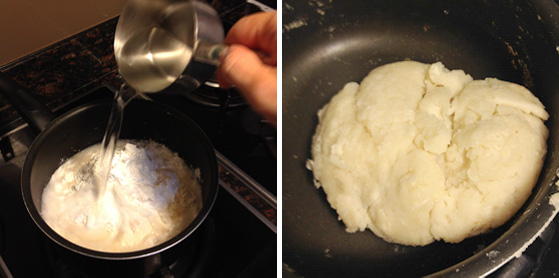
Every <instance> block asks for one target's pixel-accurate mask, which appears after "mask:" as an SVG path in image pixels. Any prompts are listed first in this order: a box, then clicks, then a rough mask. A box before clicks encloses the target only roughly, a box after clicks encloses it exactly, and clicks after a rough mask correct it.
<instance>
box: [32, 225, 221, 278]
mask: <svg viewBox="0 0 559 278" xmlns="http://www.w3.org/2000/svg"><path fill="white" fill-rule="evenodd" d="M215 233H216V232H215V223H214V219H213V218H211V217H209V218H207V219H206V220H205V221H204V223H203V225H202V226H201V227H200V228H199V230H198V237H197V239H196V242H195V244H194V246H193V248H195V252H185V253H184V254H183V255H182V256H180V257H179V258H178V259H177V260H176V261H175V262H173V263H171V264H170V265H167V266H163V267H161V268H160V269H159V271H156V272H155V273H153V274H150V275H147V276H141V277H142V278H178V277H189V278H197V277H206V272H207V271H208V270H207V269H208V266H209V263H210V260H211V257H212V255H213V254H214V253H215V247H216V244H215V241H216V238H215ZM54 244H56V243H54V242H52V241H51V240H50V239H48V238H46V237H45V238H44V240H43V244H42V246H41V252H42V253H43V257H44V258H45V260H46V261H47V265H48V269H49V270H50V271H51V273H49V274H45V277H57V278H58V277H61V278H65V277H68V278H70V277H72V278H74V277H75V278H97V277H99V278H101V277H111V274H110V273H109V274H106V273H103V274H102V275H101V274H99V273H91V272H92V271H91V270H87V269H84V268H81V267H80V266H79V265H76V264H75V263H72V262H71V261H70V260H69V259H68V258H66V257H64V256H63V255H61V254H60V253H59V252H57V250H56V248H55V247H57V246H54ZM75 256H79V255H77V254H76V255H75ZM103 271H105V270H103ZM107 275H108V276H107ZM115 275H116V276H115V277H123V276H122V274H121V273H117V274H115ZM128 277H129V276H128Z"/></svg>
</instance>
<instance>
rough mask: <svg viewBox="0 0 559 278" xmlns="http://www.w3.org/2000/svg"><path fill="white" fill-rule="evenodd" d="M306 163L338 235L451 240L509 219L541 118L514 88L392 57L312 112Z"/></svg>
mask: <svg viewBox="0 0 559 278" xmlns="http://www.w3.org/2000/svg"><path fill="white" fill-rule="evenodd" d="M318 116H319V121H320V123H319V125H318V127H317V130H316V133H315V135H314V138H313V145H312V156H313V157H312V160H309V163H308V167H309V168H310V169H312V171H313V174H314V177H315V179H316V185H317V186H321V187H322V188H323V189H324V191H325V192H326V194H327V197H328V201H329V203H330V205H331V206H332V207H333V208H334V209H336V211H337V213H338V215H339V217H340V219H341V220H342V221H343V222H344V223H345V225H346V227H347V231H348V232H355V231H362V230H364V229H367V228H368V229H370V230H372V231H373V232H374V233H375V234H376V235H378V236H379V237H382V238H384V239H385V240H387V241H391V242H396V243H401V244H408V245H426V244H429V243H431V242H433V241H435V240H444V241H447V242H459V241H461V240H463V239H464V238H466V237H470V236H474V235H477V234H480V233H483V232H485V231H487V230H489V229H492V228H495V227H498V226H500V225H502V224H503V223H505V222H506V221H507V220H508V219H509V218H511V217H512V216H513V215H514V214H515V213H516V212H517V211H518V209H519V208H520V207H521V206H522V204H523V203H524V202H525V201H526V199H527V198H528V197H529V196H530V193H531V191H532V188H533V187H534V185H535V184H536V181H537V179H538V176H539V173H540V170H541V167H542V164H543V159H544V157H545V154H546V149H547V147H546V139H547V136H548V130H547V128H546V127H545V125H544V121H545V120H547V118H548V117H549V116H548V114H547V112H546V111H545V109H544V107H543V105H542V104H541V103H540V101H539V100H538V99H537V98H536V97H535V96H534V95H532V93H531V92H530V91H528V90H527V89H526V88H524V87H522V86H520V85H517V84H513V83H510V82H506V81H501V80H497V79H495V78H486V79H484V80H473V78H472V77H471V76H470V75H468V74H466V73H465V72H464V71H462V70H452V71H450V70H448V69H446V68H445V67H444V66H443V64H441V63H435V64H432V65H430V64H423V63H418V62H413V61H405V62H398V63H393V64H388V65H384V66H381V67H378V68H376V69H374V70H373V71H372V72H371V73H370V74H369V75H368V76H367V77H366V78H365V79H364V80H363V81H362V82H361V84H357V83H355V82H352V83H348V84H346V85H345V87H344V88H343V90H341V91H340V92H339V93H338V94H337V95H336V96H334V97H333V98H332V100H331V101H330V103H329V104H327V105H326V106H325V107H324V108H323V109H322V110H320V111H319V112H318Z"/></svg>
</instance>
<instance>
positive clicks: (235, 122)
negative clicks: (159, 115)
mask: <svg viewBox="0 0 559 278" xmlns="http://www.w3.org/2000/svg"><path fill="white" fill-rule="evenodd" d="M174 93H176V92H172V91H170V92H168V93H161V94H158V95H151V96H150V97H152V98H153V99H154V100H155V101H158V102H163V103H166V104H169V105H171V106H173V107H175V108H176V109H178V110H180V111H182V112H183V113H184V114H186V115H187V116H189V117H190V118H192V119H193V120H195V121H196V122H197V123H198V124H199V125H200V127H201V128H202V129H203V130H204V131H205V132H206V134H207V135H208V137H209V138H210V140H211V141H212V143H213V144H214V147H215V148H216V150H217V151H218V152H220V153H222V154H223V156H225V157H226V158H227V159H228V160H230V161H231V162H232V163H233V164H235V165H237V166H238V168H236V167H233V168H234V169H229V170H232V171H233V172H234V171H238V172H241V173H242V172H245V173H247V174H248V175H249V176H250V177H252V178H253V179H254V180H256V181H257V183H256V185H257V186H261V188H265V189H262V190H263V191H269V192H268V193H270V192H271V193H270V194H272V195H275V193H276V191H277V189H276V158H275V156H274V153H273V152H274V150H273V147H274V144H273V143H272V144H270V140H269V139H270V137H271V138H273V137H274V136H275V134H274V133H275V130H274V129H272V132H271V131H270V130H269V127H268V126H267V124H266V123H263V122H261V121H260V120H259V118H258V117H257V116H256V115H254V114H253V113H252V112H251V110H250V109H249V108H248V107H246V106H245V105H239V106H238V107H235V108H227V107H218V108H208V107H206V106H204V105H201V104H196V103H193V102H192V101H189V100H188V99H187V98H185V97H184V96H183V95H177V94H174ZM113 95H114V93H113V91H112V90H111V89H109V88H108V87H105V86H103V87H100V88H98V89H95V90H93V91H92V92H90V93H87V94H85V95H84V96H83V97H81V98H80V99H77V100H74V101H72V102H71V103H70V104H68V105H66V106H65V107H64V108H61V109H59V110H58V111H57V113H58V114H61V113H63V112H64V111H66V110H68V109H70V108H73V107H75V106H77V105H79V104H81V103H87V102H89V101H91V100H95V99H99V98H111V97H112V96H113ZM34 136H35V135H34V133H33V132H32V131H31V130H30V129H29V128H28V127H24V128H21V129H19V130H16V131H14V133H13V134H12V135H10V137H11V140H10V141H11V143H12V145H13V148H14V150H15V151H14V153H15V157H14V158H12V159H10V160H9V161H7V162H4V163H2V164H0V256H1V257H2V258H3V260H4V261H5V265H6V267H7V269H8V271H9V272H10V273H11V275H13V276H14V277H88V276H87V274H86V273H85V274H84V273H83V272H82V271H81V270H79V269H74V268H73V266H72V265H71V264H69V263H67V262H65V261H63V260H60V259H57V258H53V256H52V255H51V253H52V252H50V251H49V250H50V247H49V246H50V244H53V243H52V242H51V241H50V240H49V239H48V238H47V237H46V236H45V235H44V234H43V233H42V232H41V231H40V230H39V229H38V228H37V226H36V225H35V224H34V223H33V221H32V220H31V218H30V217H29V215H28V213H27V211H26V208H25V205H24V203H23V200H22V197H21V190H20V172H21V168H22V165H23V162H24V160H25V151H26V149H27V147H29V145H30V144H31V142H32V140H33V137H34ZM272 141H273V140H272ZM220 185H221V188H220V192H219V193H218V197H217V200H216V202H215V205H214V207H213V209H212V211H211V213H210V215H209V217H208V219H207V220H206V221H205V222H204V224H203V226H202V227H200V229H201V232H202V233H203V234H204V236H202V240H200V241H201V242H200V243H199V244H197V247H196V248H197V254H199V256H197V258H196V259H195V260H194V261H195V263H194V264H191V265H190V266H188V267H187V269H185V267H182V266H181V265H180V264H177V265H178V266H177V265H173V266H171V267H170V268H169V269H165V270H162V272H161V273H156V274H155V277H272V276H274V277H275V275H276V258H277V257H276V250H277V248H276V239H277V236H276V232H275V230H272V229H270V225H269V224H268V225H266V224H265V223H263V221H262V220H261V218H258V217H257V216H256V214H255V213H254V211H255V210H254V209H251V208H250V206H247V205H246V203H243V202H240V201H239V200H240V199H239V196H236V194H235V193H234V191H231V190H224V183H223V182H220ZM232 192H233V193H232ZM274 201H275V200H274ZM274 228H275V227H274ZM1 266H2V265H1V262H0V269H2V267H1ZM2 274H3V273H2V271H0V277H3V276H2ZM169 275H170V276H169Z"/></svg>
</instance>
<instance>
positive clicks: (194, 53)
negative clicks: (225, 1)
mask: <svg viewBox="0 0 559 278" xmlns="http://www.w3.org/2000/svg"><path fill="white" fill-rule="evenodd" d="M223 41H224V31H223V25H222V23H221V20H220V19H219V16H218V14H217V12H216V11H215V10H214V9H213V8H212V7H211V6H210V5H208V4H206V3H203V2H199V1H194V0H130V1H129V2H128V4H127V5H126V7H125V8H124V10H123V12H122V14H121V15H120V18H119V20H118V23H117V26H116V31H115V41H114V51H115V58H116V62H117V65H118V69H119V73H120V75H121V76H122V77H124V79H125V80H126V82H127V83H128V84H129V85H130V86H132V87H133V88H135V89H136V90H138V91H142V92H146V93H151V92H159V91H161V90H163V89H165V88H167V87H169V86H170V85H171V84H173V83H175V82H176V83H180V84H181V85H182V86H183V87H185V89H186V90H193V89H196V88H198V87H199V86H200V84H202V83H204V82H205V81H206V80H208V79H209V78H210V77H211V76H212V75H213V74H214V73H215V71H216V68H217V66H218V64H219V55H220V53H221V52H222V51H223V49H225V47H226V46H224V45H223V44H222V43H223Z"/></svg>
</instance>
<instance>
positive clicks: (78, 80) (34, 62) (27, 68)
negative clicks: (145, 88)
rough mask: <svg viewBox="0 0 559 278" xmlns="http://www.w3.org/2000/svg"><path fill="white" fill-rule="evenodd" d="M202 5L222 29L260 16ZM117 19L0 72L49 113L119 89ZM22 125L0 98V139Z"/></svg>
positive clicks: (269, 210)
mask: <svg viewBox="0 0 559 278" xmlns="http://www.w3.org/2000/svg"><path fill="white" fill-rule="evenodd" d="M206 2H208V3H210V4H211V5H212V6H213V7H214V8H215V9H216V11H218V14H219V15H220V17H221V18H222V20H223V22H224V23H225V25H226V26H225V28H226V29H227V28H228V26H227V25H229V27H230V26H231V25H232V24H233V23H234V22H236V21H237V20H238V19H240V18H241V17H242V16H243V15H246V14H250V13H254V12H257V11H260V9H259V8H258V7H257V6H255V5H252V4H249V3H247V2H246V1H244V0H234V1H212V0H206ZM274 6H275V4H274ZM117 20H118V18H112V19H110V20H108V21H106V22H104V23H101V24H99V25H97V26H95V27H93V28H90V29H89V30H86V31H84V32H81V33H79V34H77V35H75V36H73V37H70V38H68V39H65V40H63V41H60V42H58V43H56V44H54V45H51V46H48V47H46V48H44V49H42V50H40V51H38V52H36V53H33V54H31V55H28V56H26V57H23V58H21V59H19V60H16V61H14V62H11V63H9V64H6V65H2V66H0V71H1V72H2V73H3V74H5V75H6V76H8V77H9V78H11V79H13V80H16V81H17V82H19V83H20V84H22V85H24V87H26V88H27V89H29V91H30V92H31V93H33V94H35V95H36V96H38V97H39V98H40V99H41V100H42V101H43V102H44V103H45V104H47V106H48V107H49V108H51V109H53V110H56V109H57V108H59V107H62V106H63V105H64V104H65V103H67V102H69V101H71V100H73V99H75V98H76V97H79V96H81V95H83V94H84V93H86V92H89V91H90V90H92V89H94V88H97V87H99V86H100V85H103V84H104V85H108V86H110V87H112V88H119V87H120V84H121V82H122V81H121V79H120V78H118V69H117V66H116V61H115V59H114V53H113V41H114V31H115V28H116V24H117ZM226 31H227V30H226ZM23 124H24V121H23V120H22V119H21V117H20V116H19V115H18V113H17V112H16V111H15V109H13V108H12V107H11V106H10V105H9V103H8V102H7V101H6V100H5V99H4V97H3V96H2V95H1V94H0V136H5V135H6V134H8V133H10V132H11V131H12V130H14V129H15V128H17V127H19V126H21V125H23ZM219 170H220V179H221V180H222V182H225V183H226V184H227V185H228V186H230V188H231V189H233V190H234V191H235V192H237V193H238V195H239V196H241V197H242V198H243V199H244V200H245V201H246V202H247V203H249V204H250V205H251V206H253V207H254V208H255V209H256V210H258V211H260V212H261V213H262V215H264V216H265V217H266V218H267V219H268V220H269V221H270V222H271V223H273V225H274V226H275V225H276V207H275V206H272V205H270V204H269V203H267V202H265V201H263V200H262V199H261V198H260V197H259V195H258V193H256V192H254V191H253V190H252V189H251V188H248V187H246V186H244V184H243V183H242V182H239V181H238V179H237V177H235V175H234V174H232V173H231V172H230V171H229V170H228V169H226V167H223V165H220V167H219Z"/></svg>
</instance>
